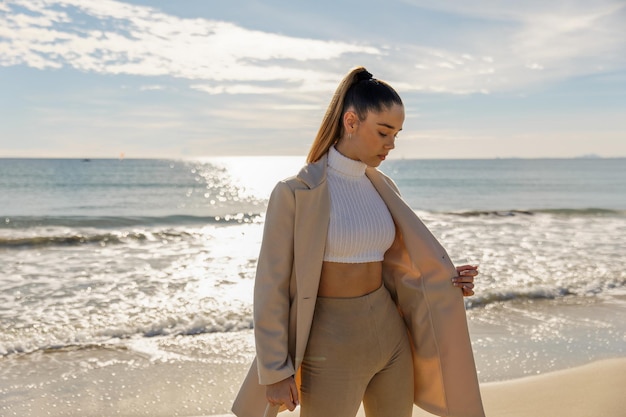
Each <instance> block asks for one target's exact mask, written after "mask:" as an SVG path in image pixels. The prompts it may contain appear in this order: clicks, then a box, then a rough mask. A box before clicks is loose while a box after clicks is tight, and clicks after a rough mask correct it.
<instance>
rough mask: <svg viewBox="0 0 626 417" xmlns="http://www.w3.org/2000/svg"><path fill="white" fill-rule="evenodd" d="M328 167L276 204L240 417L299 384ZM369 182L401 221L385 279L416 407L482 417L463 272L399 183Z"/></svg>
mask: <svg viewBox="0 0 626 417" xmlns="http://www.w3.org/2000/svg"><path fill="white" fill-rule="evenodd" d="M326 166H327V157H326V156H324V157H322V158H321V159H320V160H319V161H317V162H315V163H311V164H308V165H307V166H305V167H304V168H303V169H302V170H301V171H300V173H299V174H298V175H297V176H296V177H293V178H290V179H287V180H285V181H281V182H279V183H278V184H277V185H276V187H275V188H274V191H273V192H272V195H271V197H270V200H269V205H268V208H267V215H266V219H265V229H264V234H263V243H262V245H261V252H260V255H259V260H258V265H257V275H256V281H255V289H254V327H255V329H254V330H255V339H256V350H257V357H256V359H255V360H254V362H253V363H252V366H251V368H250V371H249V372H248V375H247V377H246V379H245V381H244V383H243V385H242V387H241V390H240V391H239V394H238V396H237V398H236V400H235V403H234V404H233V412H234V413H235V414H236V415H237V416H238V417H263V416H264V413H265V412H266V407H267V400H266V398H265V385H267V384H272V383H274V382H278V381H281V380H283V379H285V378H287V377H289V376H291V375H295V376H296V382H297V383H298V386H299V371H300V364H301V363H302V358H303V356H304V353H305V350H306V346H307V341H308V338H309V331H310V329H311V323H312V320H313V313H314V309H315V302H316V298H317V290H318V284H319V279H320V272H321V267H322V262H323V256H324V247H325V244H326V234H327V230H328V222H329V216H330V213H329V209H330V200H329V193H328V186H327V183H326ZM366 175H367V176H368V178H369V179H370V181H371V182H372V184H373V185H374V187H375V188H376V190H377V191H378V193H379V194H380V196H381V197H382V199H383V200H384V201H385V203H386V204H387V207H388V208H389V211H390V212H391V215H392V217H393V219H394V222H395V224H396V239H395V242H394V243H393V245H392V247H391V248H390V249H389V250H388V251H387V252H386V253H385V259H384V261H383V282H384V285H385V286H386V287H387V289H388V290H389V292H390V293H391V296H392V298H393V299H394V301H395V302H396V304H397V305H398V309H399V311H400V314H401V315H402V316H403V318H404V322H405V323H406V326H407V329H408V331H409V335H410V340H411V343H412V347H413V365H414V375H415V404H417V405H418V406H420V407H421V408H423V409H425V410H427V411H429V412H431V413H434V414H437V415H441V416H453V417H457V416H458V417H482V416H484V412H483V408H482V402H481V398H480V392H479V388H478V380H477V376H476V369H475V365H474V357H473V353H472V347H471V345H470V339H469V334H468V330H467V321H466V317H465V308H464V304H463V296H462V292H461V290H460V289H459V288H457V287H454V286H453V285H452V282H451V279H452V277H454V276H456V269H455V267H454V265H453V264H452V262H451V261H450V259H449V257H448V254H447V253H446V251H445V250H444V249H443V247H442V246H441V245H440V244H439V242H437V240H436V239H435V238H434V237H433V235H432V234H431V233H430V231H429V230H428V229H427V228H426V227H425V226H424V224H423V223H422V222H421V221H420V220H419V218H418V217H417V216H416V214H415V213H414V211H413V210H412V209H411V208H410V207H409V206H408V205H407V204H406V203H405V202H404V200H403V199H402V198H401V197H400V195H399V193H398V190H397V188H396V186H395V184H394V183H393V181H392V180H391V179H389V178H388V177H386V176H385V175H384V174H382V173H381V172H380V171H378V170H377V169H375V168H367V170H366ZM269 411H271V410H269V408H268V413H267V414H265V415H269V414H270V413H269ZM329 417H330V416H329Z"/></svg>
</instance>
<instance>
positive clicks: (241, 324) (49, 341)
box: [0, 316, 253, 358]
mask: <svg viewBox="0 0 626 417" xmlns="http://www.w3.org/2000/svg"><path fill="white" fill-rule="evenodd" d="M252 327H253V325H252V318H251V317H248V316H242V317H239V318H237V319H232V318H231V319H224V318H215V319H211V318H205V319H204V320H197V321H195V322H192V323H189V322H179V323H177V324H175V325H172V323H170V322H167V321H166V322H164V323H163V324H162V325H153V326H148V327H144V326H137V327H134V328H133V327H121V328H110V329H104V330H100V331H94V332H93V333H91V334H85V333H84V332H77V333H75V334H74V335H72V334H71V333H70V334H69V335H66V336H65V337H58V336H56V337H55V335H54V334H41V335H39V336H38V337H30V338H28V339H23V340H18V341H16V340H13V341H5V342H0V358H1V357H5V356H11V355H27V354H33V353H39V352H40V353H54V352H63V351H73V350H89V349H100V348H104V347H113V348H114V347H116V346H122V343H124V342H125V341H128V340H137V339H142V338H147V339H150V338H155V337H177V336H196V335H202V334H211V333H228V332H238V331H243V330H249V329H252ZM66 330H67V329H66Z"/></svg>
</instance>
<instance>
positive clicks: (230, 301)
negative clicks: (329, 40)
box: [0, 157, 626, 413]
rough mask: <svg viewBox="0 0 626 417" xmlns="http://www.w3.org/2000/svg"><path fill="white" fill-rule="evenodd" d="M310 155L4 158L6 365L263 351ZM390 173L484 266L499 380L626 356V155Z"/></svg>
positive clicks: (494, 372) (478, 331)
mask: <svg viewBox="0 0 626 417" xmlns="http://www.w3.org/2000/svg"><path fill="white" fill-rule="evenodd" d="M302 164H303V158H300V157H273V158H270V157H241V158H235V157H232V158H210V159H196V160H128V159H126V160H101V159H94V160H69V159H67V160H64V159H0V335H1V336H0V367H2V366H3V369H4V371H5V374H3V375H1V377H4V378H5V379H6V378H14V375H11V374H10V372H9V371H7V369H11V367H12V366H14V365H15V366H17V365H16V364H17V363H18V362H16V358H20V360H24V359H26V360H27V359H28V358H29V357H34V355H39V356H38V357H41V355H46V354H50V353H54V352H68V351H71V352H76V353H75V355H76V356H81V355H82V356H87V357H88V356H89V355H90V353H89V352H91V351H93V350H97V351H99V352H100V353H99V354H100V355H101V354H102V352H103V351H104V352H108V350H110V349H114V350H118V351H123V352H139V353H141V354H142V355H144V356H143V357H146V358H147V360H148V361H153V362H154V361H160V363H165V364H170V365H171V364H178V363H183V362H185V361H192V362H193V361H198V362H202V361H204V362H207V363H218V362H220V363H228V362H229V361H232V362H233V363H234V362H237V363H241V362H246V363H247V362H248V361H249V359H250V357H251V354H252V352H253V346H252V339H251V330H250V329H251V328H252V327H253V323H252V288H253V284H254V273H255V267H256V261H257V256H258V250H259V245H260V242H261V235H262V228H263V222H264V212H265V208H266V205H267V199H268V196H269V193H270V192H271V189H272V188H273V186H274V184H275V183H276V181H278V180H279V179H281V178H284V177H287V176H289V175H293V174H295V173H296V172H297V170H298V169H299V167H300V166H301V165H302ZM381 170H382V171H383V172H385V173H387V174H388V175H389V176H390V177H392V178H393V179H394V180H395V181H396V183H397V185H398V186H399V188H400V190H401V192H402V194H403V197H404V198H405V200H406V201H407V202H408V203H409V204H410V205H411V207H412V208H413V209H414V210H415V212H416V213H417V214H418V215H419V216H420V217H421V219H422V220H423V221H424V223H425V224H426V225H427V226H428V227H429V228H430V229H431V231H432V232H433V233H434V234H435V236H436V237H437V238H439V239H440V241H441V242H442V243H443V245H444V246H445V247H446V249H447V250H448V252H449V254H450V256H451V258H452V259H453V260H454V261H455V262H456V263H457V264H460V263H472V264H479V265H480V271H481V274H480V275H479V279H478V280H477V288H476V295H475V296H474V297H470V298H467V299H466V306H467V309H468V317H469V320H470V330H472V334H473V335H476V336H473V343H474V348H475V353H476V358H477V364H478V368H479V373H480V378H481V380H483V381H487V380H495V379H502V378H504V377H514V376H521V375H524V374H528V373H536V372H542V371H545V370H547V369H550V368H551V367H555V368H558V367H563V366H567V365H568V364H569V363H570V362H571V361H576V360H578V361H587V360H593V359H598V358H603V357H611V356H621V355H623V354H624V352H625V346H626V339H625V331H626V325H625V324H624V323H626V314H625V312H626V307H625V303H624V299H625V293H626V291H625V287H626V285H625V284H626V272H625V269H624V267H623V265H622V262H623V260H624V258H625V256H624V255H625V254H626V239H625V236H626V159H535V160H525V159H497V160H388V161H385V162H384V163H383V165H382V166H381ZM201 340H203V341H206V340H210V341H211V342H210V343H208V344H207V343H202V344H198V343H200V342H199V341H201ZM120 349H121V350H120ZM116 358H117V359H116V361H118V362H119V361H121V362H124V360H123V359H120V357H119V355H118V356H116ZM124 363H125V364H126V366H132V363H133V362H132V360H131V359H128V361H126V362H124ZM76 364H77V365H76V367H77V368H76V369H75V370H74V371H73V372H78V368H79V367H80V366H87V367H90V366H91V368H92V369H95V368H98V367H99V366H103V365H102V362H98V363H97V364H91V365H89V364H90V362H89V361H88V360H86V362H85V361H83V362H80V361H77V362H76ZM80 364H82V365H80ZM85 364H87V365H85ZM16 369H17V368H16ZM6 372H8V373H6ZM71 373H72V372H70V374H71ZM5 382H6V381H5ZM226 402H228V401H226ZM224 407H226V406H224ZM224 407H222V408H218V409H216V410H217V411H216V412H220V410H221V412H222V413H223V412H226V411H227V408H224Z"/></svg>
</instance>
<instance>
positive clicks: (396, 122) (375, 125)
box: [336, 104, 404, 167]
mask: <svg viewBox="0 0 626 417" xmlns="http://www.w3.org/2000/svg"><path fill="white" fill-rule="evenodd" d="M403 123H404V106H402V105H400V104H394V105H392V106H391V107H389V108H388V109H384V110H383V111H381V112H373V111H370V112H368V113H367V115H366V117H365V120H359V118H358V117H357V115H356V113H354V112H351V111H350V110H348V111H347V112H346V114H345V115H344V132H345V134H344V136H343V138H342V139H341V140H340V141H339V142H338V143H337V146H336V147H337V150H338V151H339V152H341V153H342V154H343V155H345V156H347V157H348V158H350V159H354V160H356V161H361V162H364V163H365V164H367V165H368V166H371V167H377V166H379V165H380V163H381V162H382V161H384V160H385V158H386V157H387V155H388V154H389V152H390V151H391V150H392V149H393V148H395V141H396V135H397V134H398V132H400V131H401V130H402V124H403Z"/></svg>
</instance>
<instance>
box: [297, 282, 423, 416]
mask: <svg viewBox="0 0 626 417" xmlns="http://www.w3.org/2000/svg"><path fill="white" fill-rule="evenodd" d="M301 392H302V398H301V406H300V416H301V417H354V416H355V415H356V413H357V411H358V409H359V406H360V404H361V401H363V406H364V408H365V414H366V415H367V417H410V416H411V413H412V409H413V364H412V358H411V348H410V346H409V341H408V336H407V332H406V327H405V326H404V323H403V321H402V318H401V317H400V315H399V314H398V310H397V308H396V306H395V304H394V303H393V301H392V299H391V297H390V295H389V292H388V291H387V290H386V289H385V287H384V286H381V287H380V288H379V289H378V290H376V291H374V292H372V293H370V294H367V295H364V296H362V297H355V298H324V297H318V299H317V303H316V306H315V316H314V318H313V325H312V327H311V334H310V336H309V341H308V345H307V350H306V353H305V356H304V359H303V362H302V385H301Z"/></svg>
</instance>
